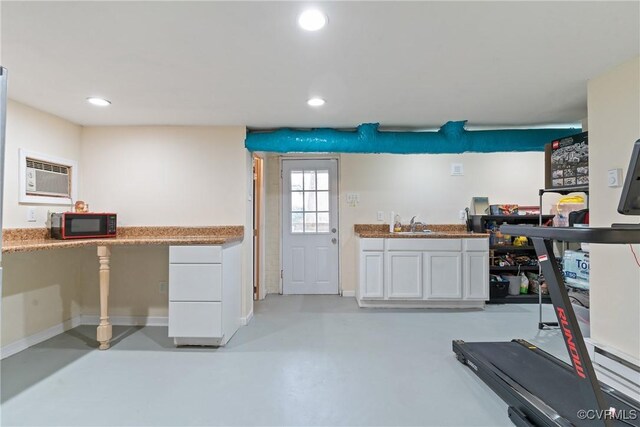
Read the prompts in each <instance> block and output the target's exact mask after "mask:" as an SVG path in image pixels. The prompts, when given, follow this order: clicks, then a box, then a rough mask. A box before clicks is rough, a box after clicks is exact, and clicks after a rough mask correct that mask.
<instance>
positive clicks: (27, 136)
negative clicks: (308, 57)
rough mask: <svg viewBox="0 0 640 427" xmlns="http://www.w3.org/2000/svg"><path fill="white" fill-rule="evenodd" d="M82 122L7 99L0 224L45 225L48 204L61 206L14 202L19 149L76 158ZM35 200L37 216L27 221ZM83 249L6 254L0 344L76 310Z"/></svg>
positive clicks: (9, 225)
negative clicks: (2, 198)
mask: <svg viewBox="0 0 640 427" xmlns="http://www.w3.org/2000/svg"><path fill="white" fill-rule="evenodd" d="M80 133H81V128H80V127H79V126H77V125H74V124H72V123H70V122H67V121H66V120H63V119H61V118H59V117H56V116H52V115H50V114H47V113H44V112H42V111H39V110H35V109H33V108H30V107H27V106H26V105H23V104H20V103H18V102H15V101H11V100H10V101H9V103H8V108H7V134H6V155H5V175H4V179H3V185H4V202H3V215H4V222H3V227H4V228H27V227H44V225H45V221H46V215H47V211H48V210H52V211H63V210H66V207H64V206H63V207H61V206H46V205H20V204H19V203H18V170H19V169H18V166H19V165H18V163H19V162H18V149H19V148H25V149H28V150H32V151H38V152H41V153H45V154H49V155H52V156H58V157H64V158H68V159H71V160H76V161H77V160H79V158H80ZM27 206H35V208H36V219H37V221H36V222H27V221H26V214H27ZM79 257H82V251H81V250H76V249H66V250H60V251H54V252H46V253H45V252H38V253H20V254H5V255H4V256H3V257H2V264H3V267H4V268H3V289H2V332H1V333H2V337H1V340H0V344H1V345H3V346H4V345H6V344H9V343H12V342H14V341H17V340H20V339H22V338H25V337H27V336H29V335H32V334H35V333H37V332H40V331H42V330H45V329H48V328H50V327H52V326H55V325H58V324H60V323H62V322H64V321H65V320H68V319H70V318H72V317H75V316H78V315H79V314H80V308H81V298H80V276H81V269H82V263H79V262H77V260H78V258H79Z"/></svg>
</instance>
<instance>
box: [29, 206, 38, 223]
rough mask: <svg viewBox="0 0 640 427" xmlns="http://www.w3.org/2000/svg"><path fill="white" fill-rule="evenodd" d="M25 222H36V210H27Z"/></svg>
mask: <svg viewBox="0 0 640 427" xmlns="http://www.w3.org/2000/svg"><path fill="white" fill-rule="evenodd" d="M27 222H36V208H27Z"/></svg>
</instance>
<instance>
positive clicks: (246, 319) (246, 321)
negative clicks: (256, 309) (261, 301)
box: [240, 310, 253, 326]
mask: <svg viewBox="0 0 640 427" xmlns="http://www.w3.org/2000/svg"><path fill="white" fill-rule="evenodd" d="M251 319H253V310H251V311H250V312H249V314H247V315H246V316H245V317H241V318H240V324H241V325H242V326H247V325H248V324H249V322H251Z"/></svg>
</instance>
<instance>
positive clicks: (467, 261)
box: [463, 251, 489, 301]
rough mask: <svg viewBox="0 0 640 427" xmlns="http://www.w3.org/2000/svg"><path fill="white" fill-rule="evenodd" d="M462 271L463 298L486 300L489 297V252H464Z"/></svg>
mask: <svg viewBox="0 0 640 427" xmlns="http://www.w3.org/2000/svg"><path fill="white" fill-rule="evenodd" d="M463 271H464V280H463V281H464V286H463V291H464V292H463V294H464V299H466V300H480V301H487V300H488V299H489V253H488V252H486V251H477V252H465V253H464V267H463Z"/></svg>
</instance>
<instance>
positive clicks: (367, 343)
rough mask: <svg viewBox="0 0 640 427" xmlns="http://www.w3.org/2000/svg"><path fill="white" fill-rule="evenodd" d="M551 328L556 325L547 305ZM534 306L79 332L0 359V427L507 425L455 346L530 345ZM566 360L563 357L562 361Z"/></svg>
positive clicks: (546, 342) (555, 348)
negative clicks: (106, 342)
mask: <svg viewBox="0 0 640 427" xmlns="http://www.w3.org/2000/svg"><path fill="white" fill-rule="evenodd" d="M545 313H546V319H547V320H551V316H553V314H552V311H551V310H550V307H545ZM537 319H538V315H537V305H499V306H487V309H486V310H485V311H451V310H374V309H359V308H358V307H357V305H356V302H355V300H354V299H353V298H340V297H337V296H269V297H268V298H267V299H266V300H264V301H262V302H259V303H256V304H255V317H254V319H253V320H252V322H251V324H250V325H249V326H247V327H243V328H241V329H240V330H239V331H238V333H237V334H236V335H235V337H234V338H233V339H232V340H231V341H230V342H229V344H228V345H227V347H225V348H221V349H211V348H179V349H177V348H174V346H173V344H172V340H170V339H169V338H168V337H167V328H166V327H114V336H115V340H114V342H113V347H112V348H111V349H110V350H108V351H99V350H97V349H96V344H95V341H94V337H95V327H91V326H81V327H78V328H76V329H73V330H71V331H69V332H67V333H64V334H61V335H58V336H56V337H54V338H52V339H50V340H48V341H46V342H43V343H41V344H39V345H37V346H34V347H32V348H29V349H27V350H25V351H23V352H21V353H19V354H17V355H15V356H12V357H9V358H7V359H5V360H3V361H2V364H1V371H2V378H1V379H2V396H1V398H2V408H1V409H2V414H1V422H2V426H13V425H31V426H49V425H51V426H53V425H56V426H80V425H82V426H89V425H91V426H94V425H96V426H97V425H102V426H104V425H108V426H116V425H120V426H121V425H127V426H134V425H135V426H138V425H154V426H186V425H323V426H333V425H336V426H337V425H358V426H383V425H384V426H408V425H419V426H510V425H512V424H511V423H510V421H509V419H508V417H507V407H506V405H505V404H504V403H503V402H502V400H500V399H499V398H498V397H497V396H496V395H495V394H494V393H493V392H491V390H490V389H489V388H488V387H487V386H485V385H484V383H482V382H481V381H480V380H479V379H478V378H477V377H476V376H475V375H474V374H473V373H472V372H471V370H470V369H469V368H467V367H465V366H463V365H462V364H460V363H459V362H458V361H457V360H456V359H455V357H454V355H453V352H452V351H451V340H452V339H464V340H466V341H504V340H510V339H512V338H525V339H527V340H530V341H532V342H534V343H536V344H538V345H539V346H540V347H541V348H543V349H545V350H547V351H549V352H551V353H554V354H557V355H562V354H563V353H564V347H563V343H562V341H561V337H560V335H559V332H558V331H557V330H552V331H538V329H537V321H538V320H537ZM565 359H566V358H565Z"/></svg>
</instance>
